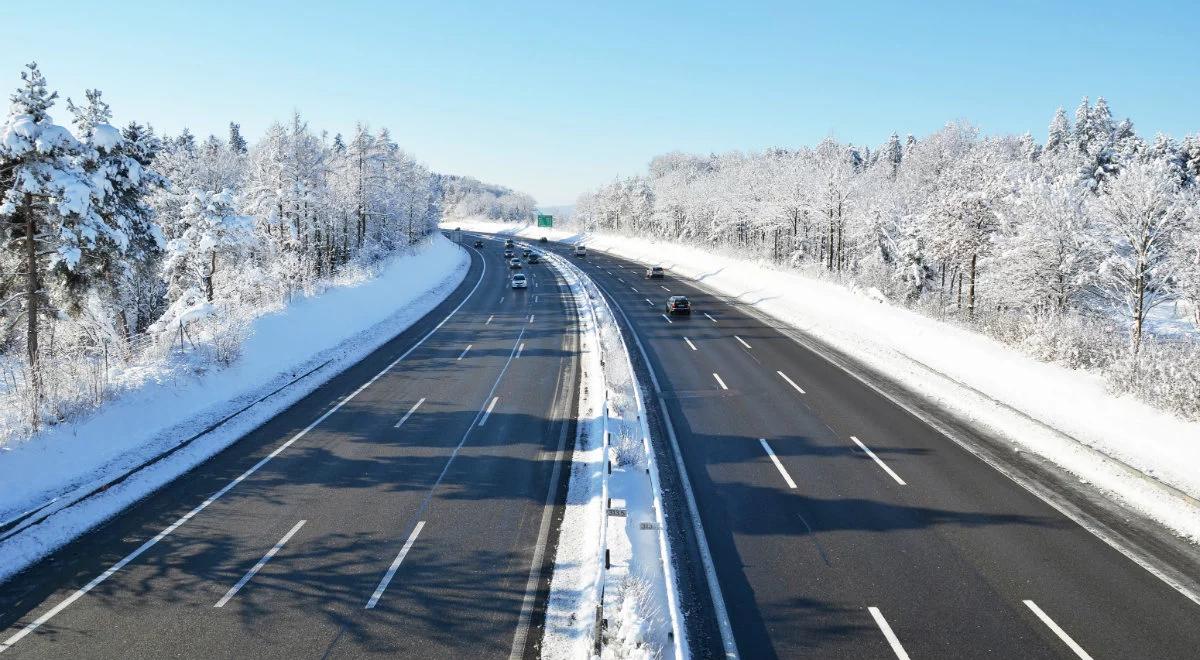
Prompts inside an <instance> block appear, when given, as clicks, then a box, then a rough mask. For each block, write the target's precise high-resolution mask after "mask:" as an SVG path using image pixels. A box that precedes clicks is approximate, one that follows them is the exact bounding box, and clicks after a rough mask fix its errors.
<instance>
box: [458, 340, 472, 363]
mask: <svg viewBox="0 0 1200 660" xmlns="http://www.w3.org/2000/svg"><path fill="white" fill-rule="evenodd" d="M471 346H472V344H467V347H466V348H464V349H463V352H462V353H459V354H458V360H461V359H463V356H464V355H466V354H467V351H469V350H471ZM458 360H455V362H457V361H458Z"/></svg>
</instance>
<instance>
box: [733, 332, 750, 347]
mask: <svg viewBox="0 0 1200 660" xmlns="http://www.w3.org/2000/svg"><path fill="white" fill-rule="evenodd" d="M733 338H734V339H736V340H738V342H739V343H741V345H742V346H745V347H746V348H750V344H747V343H746V340H745V339H742V338H741V337H739V336H737V335H734V336H733Z"/></svg>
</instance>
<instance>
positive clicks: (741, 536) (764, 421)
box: [545, 244, 1200, 659]
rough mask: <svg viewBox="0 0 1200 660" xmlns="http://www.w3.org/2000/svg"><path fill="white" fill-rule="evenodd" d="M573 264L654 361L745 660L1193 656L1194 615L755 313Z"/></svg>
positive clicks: (716, 646) (610, 265) (1196, 643)
mask: <svg viewBox="0 0 1200 660" xmlns="http://www.w3.org/2000/svg"><path fill="white" fill-rule="evenodd" d="M545 247H547V248H549V249H553V250H556V251H558V252H559V253H561V254H563V255H564V256H565V255H568V254H569V250H568V248H566V247H563V246H558V245H553V244H551V245H548V246H545ZM567 258H572V259H574V260H575V263H577V264H578V265H579V266H580V267H581V268H583V269H584V271H585V272H587V273H588V274H589V275H591V276H592V278H593V279H594V280H595V281H596V282H597V283H598V284H599V285H600V286H601V287H602V288H603V290H605V291H606V293H607V295H608V296H609V298H610V299H611V301H612V302H613V303H615V304H616V305H617V306H618V307H619V308H620V309H621V310H623V311H624V312H625V314H626V316H627V317H628V319H629V321H630V323H631V325H632V328H633V330H634V332H635V334H636V335H637V336H638V338H639V339H640V341H641V343H642V345H644V347H645V350H646V353H647V356H648V360H649V362H650V367H651V368H652V369H653V371H654V373H655V374H656V375H657V379H658V381H659V385H660V387H661V390H662V392H661V401H662V403H663V405H664V406H665V408H666V412H667V413H668V416H669V419H670V421H671V423H672V426H673V430H674V433H675V435H676V438H677V442H678V446H679V451H680V452H681V454H682V459H683V464H684V465H685V469H686V472H687V477H688V479H689V480H690V482H691V486H692V489H693V492H694V497H695V501H696V504H697V509H698V511H699V512H700V518H701V522H702V524H703V532H704V537H705V541H706V543H707V545H708V547H709V549H710V551H711V555H712V559H713V566H714V567H715V574H716V581H717V583H718V585H719V589H720V592H721V593H722V594H723V600H724V605H725V609H726V611H727V613H728V621H729V624H730V625H729V628H730V630H731V631H732V637H733V639H734V642H735V644H736V648H737V651H738V652H739V654H740V655H741V657H744V658H755V659H759V658H775V657H780V658H800V657H811V658H890V657H900V658H904V657H909V656H911V657H913V658H975V657H995V658H1086V657H1093V658H1181V659H1182V658H1197V657H1200V606H1197V605H1196V604H1195V603H1194V602H1192V601H1191V600H1189V599H1188V598H1187V597H1185V596H1183V595H1182V594H1180V593H1179V592H1177V591H1175V590H1174V589H1173V588H1172V587H1170V586H1168V585H1167V584H1166V583H1164V582H1162V581H1160V580H1159V579H1158V578H1157V577H1155V576H1154V575H1152V574H1151V573H1149V572H1148V571H1147V570H1145V569H1143V568H1141V567H1140V566H1139V565H1137V564H1136V563H1134V562H1133V561H1131V560H1130V559H1128V558H1127V557H1126V556H1124V555H1123V554H1121V553H1120V552H1118V551H1116V550H1114V549H1113V548H1112V547H1110V546H1109V545H1107V544H1106V543H1104V542H1103V541H1101V540H1100V539H1098V538H1097V537H1096V536H1094V535H1092V534H1091V533H1089V532H1088V531H1086V530H1085V529H1084V528H1083V527H1081V526H1080V525H1078V524H1076V523H1075V522H1073V521H1072V520H1070V519H1068V518H1067V517H1065V516H1064V515H1063V514H1061V513H1060V512H1059V511H1058V510H1056V509H1055V508H1053V507H1051V506H1050V505H1048V504H1047V503H1046V502H1044V501H1043V500H1041V499H1039V498H1038V497H1036V496H1034V495H1032V494H1031V493H1030V492H1028V491H1027V490H1025V489H1024V488H1022V487H1021V486H1019V485H1017V484H1016V483H1015V482H1013V481H1011V480H1010V479H1008V478H1007V477H1005V476H1003V475H1002V474H1000V473H999V472H998V471H997V470H995V469H993V468H992V467H989V466H988V465H987V464H985V463H984V462H983V461H981V460H980V459H978V458H976V457H975V456H974V455H973V454H971V453H969V452H967V451H966V450H965V449H963V448H961V447H960V446H959V445H957V444H955V443H954V442H953V441H951V440H950V439H948V438H947V437H945V436H943V435H942V434H940V433H939V432H937V431H935V430H934V429H933V428H931V427H929V426H928V425H926V424H925V423H923V422H922V421H920V420H919V419H917V418H916V417H914V416H913V415H911V414H909V413H907V412H906V411H904V410H903V409H901V408H900V407H899V406H898V405H896V404H895V403H893V402H891V401H890V400H888V399H887V398H885V397H883V396H882V395H880V394H879V393H878V392H876V391H875V390H874V389H872V388H870V387H867V386H866V385H864V384H863V383H862V382H860V381H859V380H856V379H855V378H853V377H851V376H849V375H848V374H847V373H846V372H845V371H842V370H841V369H839V368H837V367H835V366H833V365H831V364H830V363H829V362H828V361H826V360H824V359H822V358H821V357H819V356H818V355H816V354H814V353H813V352H811V351H810V350H808V349H806V348H805V347H803V346H802V345H800V344H799V343H798V342H796V341H795V340H793V339H791V338H790V337H788V336H785V334H783V333H781V332H780V331H778V330H776V329H775V328H773V327H771V325H770V324H769V323H766V322H764V321H761V320H759V319H760V318H761V315H758V314H751V313H749V312H747V310H746V309H745V308H744V307H742V306H741V305H740V304H738V303H736V302H734V301H731V300H729V299H727V298H724V297H721V296H716V295H712V294H711V293H710V292H708V291H707V290H706V289H704V288H703V287H699V286H697V285H696V283H694V282H691V281H689V280H686V279H681V278H678V277H675V276H673V275H672V274H671V273H670V272H668V273H667V275H666V277H665V278H664V279H653V280H649V279H645V276H644V269H645V266H646V264H637V263H633V262H630V261H627V260H623V259H617V258H613V257H612V256H610V255H607V254H603V253H598V252H595V251H592V252H590V253H589V254H588V255H587V257H586V258H578V257H567ZM670 295H686V296H688V298H690V299H691V301H692V304H693V311H692V314H691V315H690V316H668V315H666V314H664V312H665V303H666V299H667V297H668V296H670ZM632 346H633V344H632V343H631V347H632ZM646 385H647V386H649V383H646ZM650 398H651V399H654V398H656V397H650ZM661 464H665V463H660V465H661ZM696 650H697V651H698V652H699V653H700V654H711V655H717V654H719V653H721V652H722V648H721V644H720V639H717V640H716V641H715V643H710V644H709V645H708V647H707V648H703V649H696Z"/></svg>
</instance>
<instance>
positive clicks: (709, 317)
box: [704, 312, 717, 323]
mask: <svg viewBox="0 0 1200 660" xmlns="http://www.w3.org/2000/svg"><path fill="white" fill-rule="evenodd" d="M704 315H705V316H708V312H704ZM708 320H709V321H712V322H713V323H716V322H717V320H716V319H714V318H713V317H711V316H708Z"/></svg>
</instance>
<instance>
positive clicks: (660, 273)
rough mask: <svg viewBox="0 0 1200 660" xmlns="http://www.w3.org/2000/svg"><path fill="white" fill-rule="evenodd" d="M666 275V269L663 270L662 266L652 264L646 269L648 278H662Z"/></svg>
mask: <svg viewBox="0 0 1200 660" xmlns="http://www.w3.org/2000/svg"><path fill="white" fill-rule="evenodd" d="M666 275H667V274H666V271H664V270H663V267H662V266H652V267H650V268H647V269H646V279H650V278H652V277H657V278H660V279H661V278H663V277H666Z"/></svg>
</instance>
